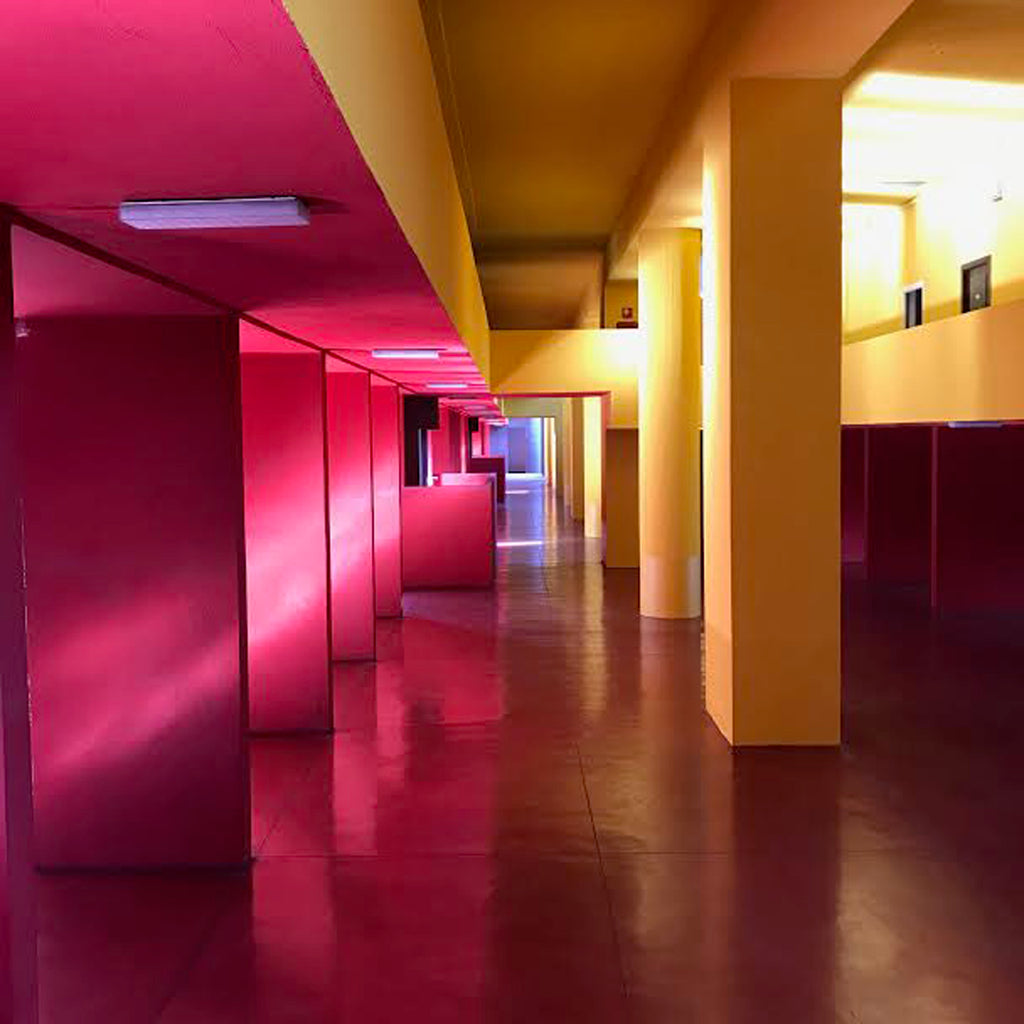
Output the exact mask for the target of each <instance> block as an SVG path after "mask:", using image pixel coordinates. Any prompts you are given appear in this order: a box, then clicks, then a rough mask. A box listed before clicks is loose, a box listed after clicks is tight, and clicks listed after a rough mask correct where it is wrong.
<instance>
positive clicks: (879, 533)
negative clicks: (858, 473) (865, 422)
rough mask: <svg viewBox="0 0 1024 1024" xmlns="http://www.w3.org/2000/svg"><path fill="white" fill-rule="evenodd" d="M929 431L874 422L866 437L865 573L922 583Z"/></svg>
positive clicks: (927, 568)
mask: <svg viewBox="0 0 1024 1024" xmlns="http://www.w3.org/2000/svg"><path fill="white" fill-rule="evenodd" d="M931 431H932V428H931V427H928V426H893V427H873V428H872V429H871V431H870V433H869V434H868V438H867V460H868V467H867V534H866V536H867V545H866V557H865V561H866V564H867V574H868V578H869V579H870V580H872V581H874V582H882V583H926V582H927V581H928V579H929V577H930V574H931V487H932V483H931V481H932V470H931V449H932V445H931Z"/></svg>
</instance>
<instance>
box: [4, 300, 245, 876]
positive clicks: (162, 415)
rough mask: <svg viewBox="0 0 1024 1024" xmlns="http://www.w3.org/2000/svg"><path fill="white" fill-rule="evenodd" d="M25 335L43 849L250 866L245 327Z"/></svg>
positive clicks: (110, 327) (118, 863) (123, 861)
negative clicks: (241, 365)
mask: <svg viewBox="0 0 1024 1024" xmlns="http://www.w3.org/2000/svg"><path fill="white" fill-rule="evenodd" d="M26 328H27V329H26V335H25V337H24V338H23V339H22V341H21V342H20V343H19V346H18V358H19V366H20V368H21V370H22V372H23V375H24V376H23V382H24V391H23V396H24V399H23V403H22V408H23V411H24V412H23V415H24V444H25V452H26V455H25V460H24V466H25V562H26V575H27V580H28V622H29V636H28V640H29V644H28V649H29V666H30V678H31V680H32V743H33V756H34V764H35V816H36V852H37V856H38V859H39V861H40V863H41V864H43V865H45V866H49V867H104V868H115V867H160V866H177V865H237V864H242V863H245V862H246V860H247V858H248V855H249V765H248V755H247V747H246V743H245V727H246V715H247V712H246V691H245V669H244V665H245V657H244V652H245V625H244V566H243V546H242V545H243V508H242V504H243V498H242V452H241V443H240V442H241V430H240V408H239V391H238V326H237V322H236V321H234V320H232V319H229V318H220V317H191V316H167V317H157V316H152V317H117V318H113V317H99V316H96V317H60V318H55V319H50V320H46V319H32V320H29V321H28V323H27V325H26Z"/></svg>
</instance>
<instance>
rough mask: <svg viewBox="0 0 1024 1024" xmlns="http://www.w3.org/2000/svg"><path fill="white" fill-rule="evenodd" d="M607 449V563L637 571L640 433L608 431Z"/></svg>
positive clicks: (638, 553) (606, 564)
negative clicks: (638, 439)
mask: <svg viewBox="0 0 1024 1024" xmlns="http://www.w3.org/2000/svg"><path fill="white" fill-rule="evenodd" d="M604 450H605V458H604V471H605V489H604V495H605V547H604V564H605V566H606V567H607V568H609V569H636V568H638V567H639V565H640V522H639V518H638V517H639V514H640V495H639V488H638V483H639V478H638V474H637V431H636V430H628V429H616V430H606V431H605V435H604Z"/></svg>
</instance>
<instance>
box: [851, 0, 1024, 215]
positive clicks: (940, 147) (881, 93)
mask: <svg viewBox="0 0 1024 1024" xmlns="http://www.w3.org/2000/svg"><path fill="white" fill-rule="evenodd" d="M843 117H844V123H843V149H844V154H843V163H844V170H843V175H844V188H845V190H846V191H847V192H854V193H860V194H868V195H893V196H901V195H902V196H905V197H910V196H913V195H914V194H915V192H916V191H917V190H918V188H919V187H923V186H920V185H917V184H916V183H918V182H921V183H924V184H934V183H938V182H942V181H947V182H948V181H953V180H955V181H964V180H970V181H975V180H977V182H984V184H985V185H986V187H988V186H991V187H996V185H997V183H998V182H999V180H1000V179H1001V178H1004V177H1006V176H1007V175H1014V176H1017V177H1019V168H1020V167H1021V165H1022V156H1024V3H1022V2H1020V0H917V2H916V3H915V4H913V5H912V6H911V7H910V9H909V10H908V11H907V13H906V14H905V15H904V17H903V18H901V19H900V20H899V21H898V22H897V23H896V24H895V25H894V26H893V28H892V29H890V31H889V32H888V33H886V35H885V36H884V37H883V38H882V39H881V40H880V41H879V43H878V45H877V46H876V47H875V48H874V49H873V51H872V52H871V53H870V54H869V55H868V57H867V59H866V60H865V61H864V62H863V65H862V73H861V74H860V75H859V76H858V77H857V79H856V80H855V81H854V82H853V84H852V85H851V87H850V89H849V90H848V92H847V96H846V102H845V105H844V113H843Z"/></svg>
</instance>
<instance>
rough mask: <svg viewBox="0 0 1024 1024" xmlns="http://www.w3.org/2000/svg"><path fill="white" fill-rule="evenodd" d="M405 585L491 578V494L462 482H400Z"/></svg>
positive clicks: (463, 583)
mask: <svg viewBox="0 0 1024 1024" xmlns="http://www.w3.org/2000/svg"><path fill="white" fill-rule="evenodd" d="M402 576H403V582H404V585H405V588H406V589H407V590H415V589H417V588H434V587H489V586H491V585H492V584H493V583H494V494H493V491H492V490H491V484H490V482H488V483H486V484H484V485H482V486H481V485H476V486H467V487H452V486H447V487H406V488H405V489H404V493H403V495H402Z"/></svg>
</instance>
